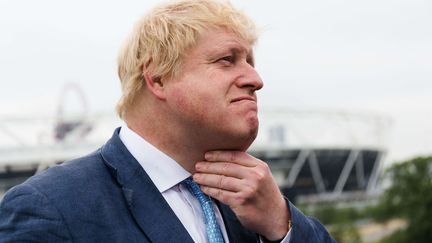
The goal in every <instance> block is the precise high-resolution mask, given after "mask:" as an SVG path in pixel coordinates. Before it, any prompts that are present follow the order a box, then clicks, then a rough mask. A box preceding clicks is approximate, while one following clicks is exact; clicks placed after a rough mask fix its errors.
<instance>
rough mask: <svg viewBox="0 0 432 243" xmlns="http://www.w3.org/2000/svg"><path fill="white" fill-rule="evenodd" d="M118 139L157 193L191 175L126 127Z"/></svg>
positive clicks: (123, 127) (122, 128) (122, 129)
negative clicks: (148, 178)
mask: <svg viewBox="0 0 432 243" xmlns="http://www.w3.org/2000/svg"><path fill="white" fill-rule="evenodd" d="M119 136H120V139H121V141H122V142H123V143H124V145H125V146H126V148H127V149H128V150H129V152H130V153H131V154H132V156H133V157H134V158H135V159H136V160H137V161H138V162H139V163H140V165H141V166H142V168H143V169H144V170H145V172H146V173H147V174H148V175H149V176H150V178H151V180H152V181H153V183H154V184H155V185H156V187H157V189H158V190H159V192H161V193H163V192H165V191H166V190H168V189H170V188H172V187H173V186H175V185H177V184H178V183H180V182H181V181H183V180H184V179H186V178H188V177H190V176H191V174H190V173H189V172H188V171H186V170H185V169H184V168H183V167H181V166H180V165H179V164H178V163H177V162H176V161H175V160H173V159H172V158H170V157H169V156H168V155H166V154H164V153H163V152H162V151H160V150H159V149H157V148H156V147H154V146H153V145H152V144H150V143H149V142H147V141H146V140H145V139H144V138H142V137H141V136H140V135H138V134H136V133H135V132H134V131H132V130H131V129H130V128H129V127H127V126H126V125H123V126H122V127H121V129H120V134H119Z"/></svg>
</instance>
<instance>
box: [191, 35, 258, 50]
mask: <svg viewBox="0 0 432 243" xmlns="http://www.w3.org/2000/svg"><path fill="white" fill-rule="evenodd" d="M252 48H253V46H252V44H251V43H249V42H248V41H246V40H245V39H242V38H241V37H240V36H238V35H236V34H234V33H232V32H228V31H224V30H213V31H207V32H205V33H204V34H203V35H202V36H201V37H200V38H199V39H198V41H197V43H196V45H195V47H192V49H193V50H195V51H198V52H201V53H202V54H208V55H212V54H217V53H219V52H223V51H235V52H244V53H246V54H250V55H252V53H253V49H252ZM192 52H193V51H192Z"/></svg>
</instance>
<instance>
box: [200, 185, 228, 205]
mask: <svg viewBox="0 0 432 243" xmlns="http://www.w3.org/2000/svg"><path fill="white" fill-rule="evenodd" d="M201 190H202V191H203V192H204V193H205V194H206V195H208V196H210V197H212V198H214V199H216V200H218V201H219V202H221V203H223V204H226V205H231V204H232V203H233V201H234V200H235V199H236V197H237V193H235V192H232V191H226V190H223V189H220V188H213V187H208V186H201Z"/></svg>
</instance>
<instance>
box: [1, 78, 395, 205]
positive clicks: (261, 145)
mask: <svg viewBox="0 0 432 243" xmlns="http://www.w3.org/2000/svg"><path fill="white" fill-rule="evenodd" d="M60 97H61V98H60V100H59V102H58V103H59V104H58V109H57V114H56V115H54V116H52V117H42V118H35V117H9V118H7V117H6V118H5V117H3V118H0V134H1V136H0V137H1V138H2V140H0V193H2V194H3V193H4V192H5V191H6V190H8V189H9V188H11V187H12V186H14V185H16V184H18V183H21V182H23V181H24V180H25V179H27V178H28V177H30V176H32V175H34V174H36V173H39V172H41V171H43V170H45V169H46V168H48V167H50V166H52V165H55V164H59V163H61V162H63V161H65V160H69V159H72V158H76V157H79V156H82V155H85V154H87V153H89V152H91V151H93V150H95V149H97V148H98V147H99V146H101V145H102V144H103V143H104V142H105V141H106V140H107V139H108V138H109V137H110V136H111V134H112V132H113V130H114V128H115V127H118V126H120V125H122V122H121V121H120V120H119V119H118V118H117V117H116V116H115V115H114V114H90V112H89V111H88V109H87V104H86V102H85V97H84V95H83V93H82V92H81V90H80V88H79V87H78V86H76V85H73V84H69V85H67V86H65V88H64V90H63V91H62V93H61V95H60ZM67 98H75V99H76V100H77V101H78V104H79V105H78V106H79V107H80V108H79V109H78V110H76V111H74V112H67V109H66V108H67V107H66V105H65V103H66V99H67ZM259 115H260V131H259V134H258V137H257V139H256V141H255V142H254V144H253V145H252V146H251V148H250V150H249V151H248V152H250V153H251V154H253V155H254V156H256V157H258V158H260V159H261V160H263V161H266V162H267V163H268V164H269V165H270V168H271V170H272V172H273V174H274V175H275V178H276V179H277V182H278V184H279V186H280V188H281V190H282V191H283V193H284V194H285V195H287V196H288V197H289V198H290V199H292V200H296V199H299V200H303V201H309V202H313V201H322V200H359V199H364V198H367V197H368V196H370V195H372V194H374V193H375V192H376V189H377V181H378V178H379V175H380V172H381V169H382V166H383V158H384V156H385V153H386V138H387V137H388V127H389V121H388V120H387V119H385V118H383V117H381V116H378V115H371V114H354V113H347V112H340V111H337V112H336V111H323V110H298V109H297V110H295V109H288V108H279V109H265V108H264V109H261V110H260V114H259Z"/></svg>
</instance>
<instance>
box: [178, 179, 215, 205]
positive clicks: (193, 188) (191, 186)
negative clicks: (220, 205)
mask: <svg viewBox="0 0 432 243" xmlns="http://www.w3.org/2000/svg"><path fill="white" fill-rule="evenodd" d="M181 184H183V185H184V186H186V188H187V189H188V190H189V191H190V192H191V193H192V194H193V195H194V196H195V197H196V198H198V200H199V201H200V203H201V204H203V203H204V202H207V201H210V197H209V196H207V195H205V194H204V193H203V192H202V191H201V188H200V186H199V185H198V184H197V183H196V182H195V181H193V180H192V178H191V177H188V178H186V179H185V180H184V181H182V183H181Z"/></svg>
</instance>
